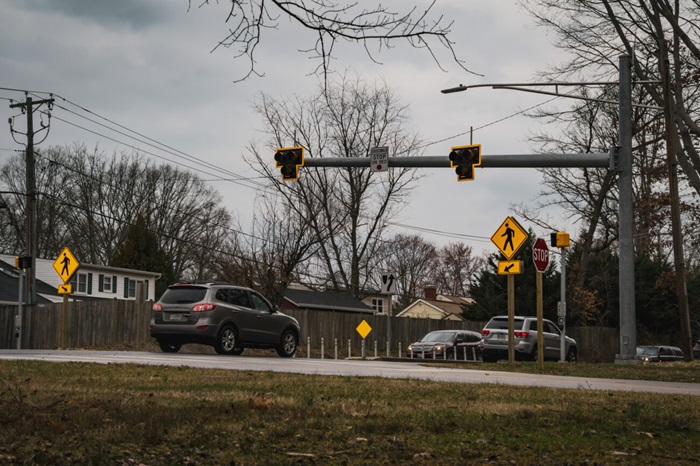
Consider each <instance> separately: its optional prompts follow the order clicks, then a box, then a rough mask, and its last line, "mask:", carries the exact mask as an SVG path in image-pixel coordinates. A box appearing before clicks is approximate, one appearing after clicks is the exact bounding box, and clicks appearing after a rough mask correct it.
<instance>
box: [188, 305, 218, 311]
mask: <svg viewBox="0 0 700 466" xmlns="http://www.w3.org/2000/svg"><path fill="white" fill-rule="evenodd" d="M214 309H216V304H213V303H206V304H197V305H196V306H194V307H193V308H192V312H207V311H213V310H214Z"/></svg>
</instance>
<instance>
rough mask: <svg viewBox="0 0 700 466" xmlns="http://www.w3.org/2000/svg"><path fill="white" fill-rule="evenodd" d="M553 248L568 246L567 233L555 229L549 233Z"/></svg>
mask: <svg viewBox="0 0 700 466" xmlns="http://www.w3.org/2000/svg"><path fill="white" fill-rule="evenodd" d="M550 239H551V243H552V247H553V248H568V247H569V245H570V244H571V241H570V239H569V234H568V233H565V232H563V231H557V232H554V233H552V234H551V235H550Z"/></svg>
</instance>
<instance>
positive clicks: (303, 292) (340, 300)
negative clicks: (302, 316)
mask: <svg viewBox="0 0 700 466" xmlns="http://www.w3.org/2000/svg"><path fill="white" fill-rule="evenodd" d="M280 309H283V310H284V309H298V310H304V309H308V310H314V311H336V312H347V313H354V314H375V311H374V309H372V308H371V307H369V306H367V305H366V304H365V303H363V302H362V301H360V300H359V299H357V298H355V297H354V296H352V295H351V294H347V293H336V292H334V291H315V290H311V289H308V288H303V287H298V286H290V287H288V288H287V290H286V291H285V293H284V299H283V300H282V302H281V303H280Z"/></svg>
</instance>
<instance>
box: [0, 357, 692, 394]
mask: <svg viewBox="0 0 700 466" xmlns="http://www.w3.org/2000/svg"><path fill="white" fill-rule="evenodd" d="M0 360H41V361H50V362H89V363H98V364H110V363H112V364H114V363H118V364H148V365H162V366H189V367H196V368H201V369H226V370H239V371H272V372H289V373H296V374H310V375H338V376H356V377H389V378H398V379H420V380H434V381H442V382H458V383H493V384H503V385H516V386H537V387H549V388H568V389H576V390H607V391H631V392H649V393H665V394H683V395H693V396H700V384H692V383H674V382H656V381H649V380H618V379H596V378H585V377H564V376H553V375H541V374H523V373H513V372H500V371H484V370H479V369H456V368H450V367H447V368H443V367H427V366H425V365H423V364H419V363H416V362H411V363H405V362H394V361H381V360H376V361H373V360H345V359H338V360H335V359H306V358H292V359H285V358H277V357H270V358H267V357H251V356H220V355H211V354H186V353H179V354H168V353H149V352H131V351H123V352H120V351H70V350H67V351H63V350H0Z"/></svg>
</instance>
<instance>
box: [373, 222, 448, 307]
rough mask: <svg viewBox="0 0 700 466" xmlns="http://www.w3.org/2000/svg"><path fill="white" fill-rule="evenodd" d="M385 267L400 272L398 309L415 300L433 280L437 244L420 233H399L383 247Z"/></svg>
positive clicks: (398, 274)
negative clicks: (425, 238) (430, 241)
mask: <svg viewBox="0 0 700 466" xmlns="http://www.w3.org/2000/svg"><path fill="white" fill-rule="evenodd" d="M379 257H380V258H381V262H382V263H383V264H384V265H383V268H384V269H385V270H386V271H388V272H391V273H393V274H395V275H396V279H397V283H396V288H397V296H398V309H395V311H396V312H399V311H401V310H402V309H403V308H405V307H406V306H408V305H409V304H411V303H412V302H413V301H414V300H415V299H416V297H418V296H421V295H422V290H423V289H424V288H425V286H426V285H432V284H433V283H431V279H432V278H431V271H432V270H433V269H434V268H435V266H436V265H437V248H436V247H435V245H434V244H432V243H429V242H427V241H425V240H424V239H423V237H421V236H420V235H405V234H397V235H396V236H394V237H393V238H392V239H389V240H388V241H386V242H385V243H384V244H383V245H382V247H381V248H380V249H379Z"/></svg>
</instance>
